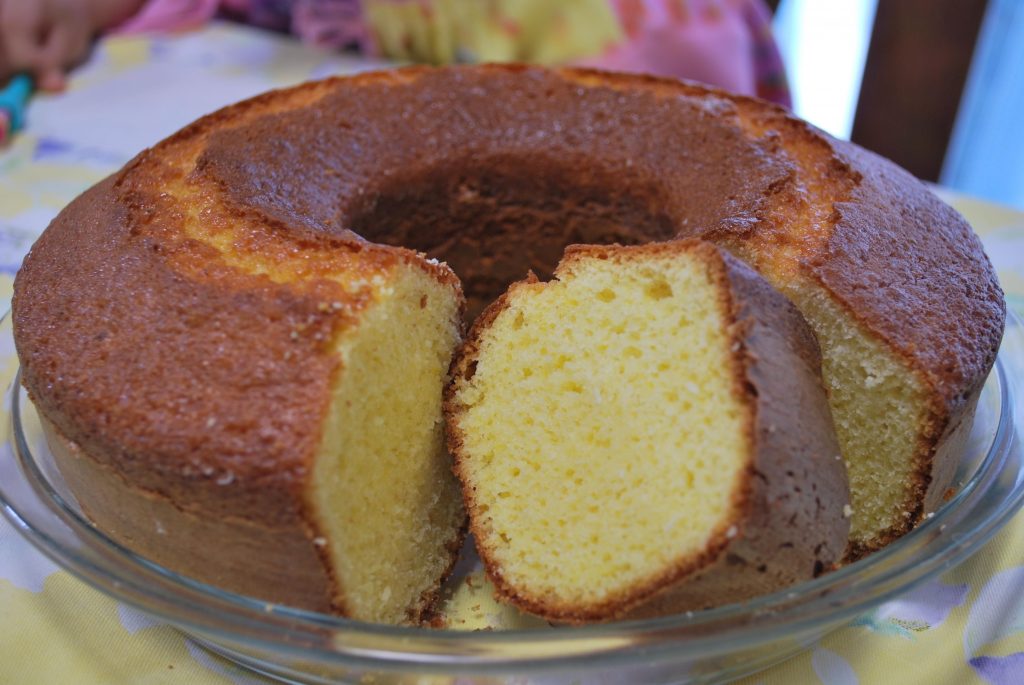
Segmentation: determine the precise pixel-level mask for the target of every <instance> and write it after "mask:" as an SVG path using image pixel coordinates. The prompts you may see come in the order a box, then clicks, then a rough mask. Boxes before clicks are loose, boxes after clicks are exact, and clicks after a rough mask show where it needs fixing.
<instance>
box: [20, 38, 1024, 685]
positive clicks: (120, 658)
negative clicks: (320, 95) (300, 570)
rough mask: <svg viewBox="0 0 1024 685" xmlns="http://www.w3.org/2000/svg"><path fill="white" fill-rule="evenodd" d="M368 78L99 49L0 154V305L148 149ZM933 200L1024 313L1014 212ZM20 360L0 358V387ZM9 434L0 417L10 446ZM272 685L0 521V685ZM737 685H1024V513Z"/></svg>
mask: <svg viewBox="0 0 1024 685" xmlns="http://www.w3.org/2000/svg"><path fill="white" fill-rule="evenodd" d="M373 66H377V65H374V64H370V63H367V62H365V61H361V60H356V59H346V58H344V57H339V56H336V55H328V54H325V53H321V52H317V51H315V50H313V49H310V48H306V47H303V46H301V45H299V44H297V43H294V42H292V41H290V40H288V39H286V38H283V37H279V36H274V35H271V34H267V33H262V32H259V31H256V30H252V29H247V28H243V27H237V26H231V25H226V24H213V25H210V26H208V27H205V28H203V29H201V30H198V31H195V32H191V33H187V34H182V35H178V36H163V37H120V38H114V39H110V40H108V41H106V42H104V43H102V44H101V45H100V46H99V47H98V48H97V50H96V51H95V53H94V54H93V56H92V58H91V60H90V61H89V63H88V64H87V65H86V66H85V67H84V68H83V69H81V70H80V71H78V72H77V73H76V75H75V77H74V79H73V80H72V84H71V89H70V91H69V92H67V93H66V94H63V95H60V96H39V97H37V98H36V99H35V100H34V101H33V104H32V106H31V108H30V110H29V113H28V114H29V128H28V130H27V131H26V132H25V133H23V134H22V135H20V136H19V137H17V138H16V139H15V141H14V144H13V147H12V148H10V149H9V150H7V151H5V152H2V153H0V302H7V301H9V297H10V291H11V282H12V277H13V274H14V273H15V271H16V270H17V268H18V265H19V264H20V262H21V259H22V257H23V256H24V254H25V252H26V251H27V250H28V248H29V247H30V245H31V243H32V242H33V240H35V238H36V237H37V236H38V235H39V233H40V232H41V231H42V230H43V229H44V228H45V226H46V225H47V223H48V222H49V221H50V219H51V218H52V217H53V216H54V215H55V214H56V213H57V212H58V211H59V210H60V209H61V208H62V207H63V206H64V205H65V204H66V203H67V202H68V201H69V200H71V199H72V198H73V197H74V196H75V195H77V194H78V193H79V192H81V191H82V190H84V189H85V188H86V187H88V186H89V185H91V184H92V183H94V182H95V181H98V180H99V179H100V178H102V177H104V176H106V175H107V174H109V173H110V172H112V171H114V170H115V169H117V168H118V167H120V166H121V165H122V164H124V162H125V161H127V160H128V159H129V158H130V157H131V156H133V155H134V154H135V153H136V152H138V151H139V150H141V149H142V148H143V147H145V146H147V145H150V144H152V143H154V142H156V141H158V140H159V139H161V138H162V137H164V136H166V135H167V134H170V133H172V132H173V131H175V130H177V129H178V128H179V127H181V126H182V125H184V124H186V123H188V122H189V121H191V120H193V119H195V118H196V117H197V116H199V115H201V114H204V113H206V112H208V111H211V110H214V109H216V108H218V107H220V106H222V105H224V104H227V103H230V102H233V101H236V100H239V99H241V98H243V97H246V96H249V95H253V94H255V93H258V92H261V91H264V90H267V89H269V88H274V87H281V86H285V85H289V84H293V83H297V82H300V81H302V80H306V79H309V78H316V77H320V76H325V75H329V74H337V73H346V72H353V71H357V70H360V69H365V68H369V67H373ZM940 192H941V193H943V194H944V195H945V196H946V197H947V199H948V200H949V201H951V202H952V203H953V204H954V206H956V207H957V208H958V209H959V210H960V211H961V212H962V213H964V215H965V216H967V218H968V219H969V220H970V221H971V222H972V224H973V225H974V227H975V229H976V230H977V231H978V233H979V234H980V235H981V236H982V239H983V240H984V242H985V245H986V248H987V251H988V253H989V255H990V256H991V257H992V259H993V262H994V263H995V265H996V268H997V270H998V271H999V276H1000V279H1001V282H1002V284H1003V287H1004V288H1005V290H1006V292H1007V300H1008V302H1009V304H1010V306H1011V307H1014V308H1016V309H1017V311H1018V312H1024V214H1021V213H1019V212H1016V211H1013V210H1010V209H1006V208H1001V207H997V206H994V205H991V204H986V203H982V202H978V201H975V200H972V199H970V198H966V197H962V196H958V195H955V194H951V193H949V192H948V191H941V190H940ZM4 309H6V306H4ZM14 364H15V361H14V352H13V350H12V349H0V369H3V373H2V376H0V381H2V382H4V383H7V382H9V378H10V372H11V370H12V369H13V368H14ZM4 411H6V410H4ZM7 424H8V419H7V416H6V415H5V414H4V415H0V425H2V428H0V437H3V438H4V439H6V431H7V430H8V428H7ZM266 682H268V681H266V680H265V679H263V678H262V677H260V676H257V675H254V674H251V673H248V672H246V671H243V670H242V669H240V668H239V667H237V666H234V665H233V664H231V663H229V662H227V661H224V660H222V659H220V658H218V657H215V656H212V655H211V654H209V653H208V652H206V651H204V650H203V649H202V648H201V647H199V646H197V645H196V644H194V643H193V642H191V641H190V640H189V639H188V638H187V637H186V636H184V635H183V634H181V633H179V632H177V631H176V630H174V629H172V628H170V627H169V626H166V625H161V624H160V623H158V622H156V621H154V620H152V619H151V618H149V617H147V616H145V615H143V614H141V613H139V612H138V611H136V610H134V609H132V608H131V607H129V606H126V605H124V604H121V603H119V602H117V601H115V600H113V599H111V598H109V597H107V596H105V595H103V594H101V593H99V592H97V591H96V590H93V589H92V588H90V587H89V586H87V585H85V584H84V583H82V582H81V581H79V580H77V579H75V578H73V577H72V576H71V575H69V574H68V573H67V572H65V571H62V570H61V569H59V568H57V567H56V566H54V565H53V564H52V563H51V562H49V561H48V560H47V559H46V558H45V557H43V556H42V555H41V554H40V553H39V552H37V551H36V550H35V549H34V548H32V547H31V545H29V543H28V542H26V541H25V540H23V539H22V538H21V537H20V535H19V534H18V533H16V532H15V531H14V530H13V529H12V528H11V526H10V525H9V524H8V523H7V522H6V521H5V520H3V519H0V685H7V684H11V685H14V684H18V685H34V684H37V683H38V684H40V685H44V684H45V685H50V684H63V683H69V684H71V683H73V684H76V685H114V684H119V683H150V684H154V685H156V684H159V683H195V684H199V685H207V684H209V685H212V684H218V685H220V684H225V685H226V684H231V683H234V684H235V685H243V684H245V685H251V684H254V683H266ZM743 682H744V683H748V684H750V685H752V684H755V683H757V684H764V685H776V684H782V683H787V684H789V683H826V684H827V685H852V684H853V683H866V684H875V683H897V682H898V683H906V684H918V683H921V684H925V683H928V684H932V683H958V684H959V683H993V684H996V685H1019V684H1020V683H1024V514H1020V515H1018V516H1016V518H1015V519H1013V520H1012V521H1011V523H1010V524H1009V525H1008V526H1007V527H1006V528H1004V529H1003V531H1002V532H1000V533H999V534H998V535H997V536H996V537H995V538H994V539H993V540H992V541H991V542H990V543H988V545H987V546H986V547H985V548H983V550H982V551H981V552H980V553H979V554H977V555H975V556H974V557H973V558H971V559H970V560H969V561H967V562H966V563H964V564H962V565H961V566H960V567H958V568H956V569H953V570H951V571H948V572H947V573H945V574H943V575H942V576H940V577H939V578H937V579H936V580H934V581H932V582H929V583H927V584H926V585H924V586H923V587H920V588H918V589H916V590H915V591H913V592H911V593H909V594H907V595H905V596H903V597H900V598H899V599H898V600H896V601H892V602H889V603H887V604H885V605H883V606H881V607H879V608H878V609H877V610H875V611H873V612H871V613H870V614H868V615H866V616H863V617H861V618H860V619H858V620H856V621H855V622H854V623H853V624H852V625H850V626H849V627H847V628H844V629H842V630H839V631H837V632H835V633H833V634H831V635H829V636H827V637H825V638H824V639H822V640H821V641H820V642H818V643H816V644H814V645H813V646H811V647H810V648H809V649H808V650H807V651H806V652H804V653H803V654H801V655H799V656H797V657H795V658H793V659H791V660H790V661H788V662H786V663H784V664H781V665H779V666H776V667H774V668H772V669H770V670H768V671H765V672H763V673H760V674H758V675H756V676H753V677H750V678H748V679H746V680H744V681H743Z"/></svg>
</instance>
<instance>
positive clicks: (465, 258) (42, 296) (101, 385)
mask: <svg viewBox="0 0 1024 685" xmlns="http://www.w3.org/2000/svg"><path fill="white" fill-rule="evenodd" d="M814 193H818V194H817V195H815V194H814ZM815 208H817V209H820V210H822V212H823V214H822V215H823V217H824V218H822V219H820V220H818V219H815V220H814V221H812V222H811V225H810V226H809V227H808V229H807V231H806V233H805V234H801V235H799V236H793V235H791V234H790V233H788V232H787V231H789V230H790V228H789V227H790V226H791V225H795V223H794V221H792V220H793V219H794V217H803V216H810V214H811V213H813V212H811V209H815ZM815 216H816V215H815ZM801 225H802V224H801ZM353 231H354V232H353ZM694 235H699V236H706V237H709V238H711V239H714V240H716V241H717V242H719V243H722V244H727V245H730V247H731V246H733V245H736V244H738V243H742V244H752V245H753V244H755V243H756V244H758V245H766V246H769V247H770V248H771V249H778V250H783V249H784V248H785V250H790V251H792V253H793V255H794V259H793V266H792V268H794V269H798V270H800V272H801V273H803V274H805V275H809V276H811V277H813V278H815V279H817V280H818V281H819V282H820V283H821V284H822V286H823V287H824V288H825V289H827V290H828V291H829V292H830V293H831V294H832V295H833V296H834V299H835V301H836V302H837V303H838V304H839V305H840V306H841V307H843V308H844V309H845V310H847V311H849V312H850V313H851V314H852V315H853V316H854V317H856V319H857V320H858V321H860V322H861V323H862V324H863V325H864V327H865V328H866V329H867V330H868V331H869V332H871V333H872V334H874V335H876V336H877V337H878V338H879V339H881V340H884V341H886V342H887V343H888V344H889V345H891V346H892V349H894V350H896V351H897V352H898V353H899V354H901V355H903V356H904V357H905V358H906V359H907V362H908V364H909V366H910V367H911V368H913V369H916V370H917V372H918V373H919V374H920V375H921V377H922V378H923V379H925V381H926V383H927V385H928V386H929V387H931V388H932V389H933V390H934V397H935V398H936V399H935V406H934V408H933V411H932V416H931V419H930V420H929V425H928V426H927V427H926V428H927V430H926V431H924V432H923V433H922V444H921V446H920V450H919V459H920V465H919V469H918V477H917V481H918V482H917V490H916V491H915V492H914V493H912V497H913V498H916V499H915V500H914V501H913V502H908V507H911V506H912V508H913V510H912V511H911V512H910V514H911V515H910V516H909V517H908V518H907V519H906V522H905V524H903V525H901V526H900V527H899V528H898V529H894V530H893V531H890V533H891V535H890V537H891V536H893V535H897V534H898V533H900V532H902V530H904V529H906V528H908V527H910V526H912V525H913V523H914V522H915V521H916V520H918V519H919V518H920V516H921V515H922V514H923V513H924V508H923V507H924V506H925V505H920V504H919V502H920V501H925V502H934V501H937V499H936V497H937V496H938V493H940V492H941V491H942V490H944V489H945V488H946V487H947V486H948V481H947V480H946V475H945V474H951V473H952V471H951V468H950V465H951V464H952V463H953V461H952V460H955V458H956V453H955V451H954V450H951V449H949V448H948V447H947V446H946V442H948V441H945V440H946V438H944V437H943V436H950V435H954V434H955V429H956V427H957V426H962V425H965V421H966V422H967V425H969V415H970V413H971V411H972V410H973V402H974V401H976V399H975V398H976V397H977V393H978V391H979V390H980V387H981V384H982V383H983V381H984V378H985V377H986V375H987V372H988V369H989V368H990V367H991V364H992V362H993V359H994V357H995V352H996V349H997V347H998V343H999V340H1000V337H1001V333H1002V326H1003V317H1004V305H1003V302H1002V293H1001V291H1000V290H999V286H998V284H997V282H996V280H995V276H994V274H993V272H992V269H991V266H990V265H989V264H988V261H987V260H986V258H985V256H984V254H983V253H982V251H981V248H980V244H979V242H978V240H977V239H976V237H974V235H973V234H972V233H971V231H970V229H969V227H968V226H967V224H966V223H965V222H964V221H963V220H962V219H961V218H960V217H959V215H957V214H956V213H955V212H953V211H952V210H950V209H949V208H948V207H946V206H945V205H943V204H942V203H940V202H939V201H938V200H936V199H935V198H934V197H933V196H932V195H931V193H930V192H929V191H928V190H927V189H926V188H925V187H924V186H923V185H922V184H920V183H919V182H917V181H916V180H914V179H912V178H910V177H909V176H908V175H907V174H905V172H902V171H900V170H899V169H897V168H896V167H895V166H894V165H892V164H891V163H889V162H887V161H884V160H881V159H879V158H877V157H875V156H873V155H870V154H869V153H866V152H863V151H861V150H859V149H858V148H855V147H854V146H851V145H849V144H844V143H839V142H836V141H834V140H832V139H830V138H828V137H827V136H826V135H824V134H823V133H821V132H819V131H817V130H815V129H813V128H812V127H809V126H808V125H806V124H804V123H803V122H800V121H798V120H796V119H795V118H793V117H791V116H790V115H788V114H787V113H785V112H784V111H783V110H781V109H779V108H777V107H774V106H771V105H768V104H766V103H762V102H760V101H756V100H752V99H750V98H743V97H736V96H732V95H728V94H725V93H723V92H720V91H716V90H713V89H707V88H704V87H701V86H697V85H693V84H686V83H680V82H676V81H670V80H663V79H655V78H651V77H642V76H623V75H612V74H604V73H601V72H594V71H587V70H563V71H548V70H543V69H539V68H526V67H518V66H483V67H473V68H451V69H430V68H408V69H403V70H397V71H389V72H380V73H370V74H362V75H359V76H356V77H352V78H346V79H331V80H327V81H322V82H318V83H312V84H307V85H304V86H300V87H297V88H295V89H291V90H286V91H278V92H272V93H268V94H266V95H264V96H260V97H258V98H254V99H253V100H249V101H246V102H243V103H239V104H238V105H235V106H232V107H229V108H226V109H224V110H222V111H220V112H217V113H214V114H212V115H210V116H208V117H204V118H203V119H201V120H199V121H197V122H196V123H195V124H192V125H191V126H189V127H187V128H185V129H183V130H182V131H181V132H179V133H178V134H176V135H174V136H172V137H171V138H169V139H168V140H166V141H164V142H162V143H160V144H159V145H157V146H156V147H154V148H153V149H151V150H147V151H144V152H143V153H142V154H140V155H139V156H138V157H137V158H136V159H135V160H133V161H132V162H130V163H129V164H128V165H127V166H126V167H125V168H124V169H123V170H122V171H121V172H119V173H118V174H115V175H114V176H113V177H111V178H110V179H107V180H106V181H104V182H102V183H101V184H99V185H97V186H96V187H94V188H93V189H91V190H90V191H88V192H87V193H85V194H84V195H83V196H81V197H80V198H79V199H78V200H76V201H75V202H73V203H72V204H71V205H70V206H69V207H68V208H67V209H66V210H65V211H64V212H62V213H61V215H60V216H59V217H58V218H57V219H56V220H55V221H54V222H53V224H52V225H51V226H50V228H48V229H47V231H46V233H45V234H44V235H43V237H42V238H41V239H40V240H39V242H38V243H37V244H36V246H34V248H33V250H32V252H31V253H30V254H29V256H28V257H27V258H26V260H25V263H24V265H23V268H22V270H21V271H20V272H19V275H18V277H17V279H16V282H15V296H14V301H13V305H12V308H13V322H14V331H15V341H16V344H17V349H18V354H19V358H20V360H21V363H22V367H23V374H24V382H25V385H26V387H27V388H28V390H29V392H30V393H31V395H32V397H33V399H34V401H36V402H37V404H38V406H39V408H40V410H41V411H42V412H43V414H44V415H45V416H46V417H47V418H48V419H49V420H51V421H52V422H53V423H54V424H55V425H56V426H57V428H58V429H59V430H60V432H61V433H62V434H63V435H65V436H67V438H68V439H69V440H71V441H72V442H74V443H76V444H78V445H79V446H81V448H82V449H83V450H84V452H86V453H88V454H89V455H90V456H91V457H92V458H95V459H96V460H97V462H98V463H99V464H100V465H101V466H103V467H106V468H110V469H112V470H113V471H115V472H117V473H120V474H121V476H122V477H123V478H125V479H126V480H127V481H129V482H132V483H135V484H137V486H138V487H140V488H144V489H146V490H147V491H149V492H153V493H156V494H158V495H160V496H163V497H167V498H168V501H170V502H172V503H174V504H175V506H179V507H182V508H185V509H188V508H190V507H192V508H194V509H195V510H196V511H199V512H203V513H204V514H206V515H209V516H226V515H229V512H230V515H231V516H238V517H241V518H243V519H245V520H247V521H252V522H257V523H259V524H260V525H267V526H271V527H274V526H284V527H287V526H292V525H295V524H296V522H300V521H308V519H307V517H306V516H305V514H304V512H303V511H301V509H302V506H301V504H300V502H301V500H300V498H298V497H297V496H296V492H297V488H299V487H300V484H301V482H302V480H303V478H304V477H305V476H306V474H307V473H308V467H309V464H308V459H309V458H310V455H311V454H312V451H313V449H314V448H315V445H316V444H317V441H318V439H319V437H320V433H319V430H320V429H319V425H320V419H321V418H322V416H323V413H324V411H325V410H326V402H327V392H328V388H329V387H330V386H331V380H332V378H333V377H334V375H335V374H336V373H337V372H338V369H337V368H336V362H335V361H334V360H333V358H332V357H331V356H330V355H329V354H328V352H327V341H329V340H330V339H332V338H333V336H334V335H335V334H336V333H337V331H339V330H342V329H343V328H344V327H345V326H346V325H348V323H350V322H351V321H353V320H355V319H356V318H357V317H358V315H359V312H360V311H361V309H362V308H363V307H364V306H365V305H366V303H367V298H368V297H370V295H369V292H368V291H367V290H365V289H362V290H360V289H359V288H346V287H343V286H341V285H339V283H338V282H337V281H336V280H332V279H331V278H330V277H329V275H330V274H332V273H337V272H339V271H349V272H350V273H351V274H353V281H359V280H365V279H368V278H372V277H373V276H374V275H375V274H377V275H380V274H383V273H385V272H386V271H387V270H388V268H389V265H390V264H392V263H394V260H407V261H408V262H409V263H414V264H418V265H420V266H421V268H424V269H427V270H431V271H432V272H433V273H435V275H436V276H437V277H438V278H439V279H442V280H446V281H448V282H450V283H452V284H453V287H456V286H455V285H454V284H455V279H454V276H453V275H452V273H451V271H449V270H447V269H446V268H445V267H443V266H438V265H432V264H429V263H427V262H424V261H422V260H420V259H419V258H418V257H416V256H415V255H414V253H413V252H411V251H408V250H396V249H393V248H390V247H388V248H383V247H381V246H379V245H375V244H374V243H383V244H388V245H403V246H405V247H408V248H412V249H414V250H422V251H423V252H426V253H428V254H429V255H430V256H435V257H439V258H442V259H446V260H447V261H449V262H450V263H451V264H452V266H453V267H454V269H455V271H456V272H457V273H459V275H460V276H461V277H462V280H463V283H464V285H465V287H466V291H467V297H468V300H469V303H470V310H471V312H473V313H475V312H477V311H479V310H480V309H482V307H483V306H484V305H485V304H486V303H488V302H491V301H493V300H494V298H495V297H496V296H497V295H498V294H499V293H500V292H502V291H503V290H504V288H505V287H506V285H507V284H508V283H510V282H512V281H514V280H516V279H519V278H521V277H522V274H523V273H524V272H525V271H526V270H527V269H528V268H532V269H534V270H536V271H537V272H538V273H540V274H542V275H543V276H545V277H546V276H547V275H548V274H550V272H551V271H552V270H553V269H554V266H555V264H556V263H557V261H558V259H559V257H560V256H561V254H562V251H563V248H564V247H565V246H566V245H567V244H570V243H611V242H618V243H623V244H636V243H647V242H651V241H659V240H666V239H671V238H674V237H677V236H694ZM360 236H362V237H360ZM364 238H365V240H364ZM367 241H372V242H367ZM260 260H262V262H261V261H260ZM257 262H260V263H267V264H272V265H275V266H274V267H273V268H272V269H270V272H269V273H268V272H264V271H261V270H260V269H259V268H256V267H254V266H253V265H254V264H256V263H257ZM300 277H301V278H300ZM335 304H337V305H338V306H337V307H335ZM295 360H301V363H296V362H295ZM944 441H945V442H944ZM936 455H937V456H936ZM933 457H935V458H934V459H933ZM921 492H923V493H924V496H923V497H919V495H920V494H921ZM884 541H885V540H881V541H880V542H884Z"/></svg>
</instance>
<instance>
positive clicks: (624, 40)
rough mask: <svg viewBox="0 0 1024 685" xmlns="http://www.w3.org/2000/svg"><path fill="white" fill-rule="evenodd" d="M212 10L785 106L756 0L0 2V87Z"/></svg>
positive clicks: (47, 80)
mask: <svg viewBox="0 0 1024 685" xmlns="http://www.w3.org/2000/svg"><path fill="white" fill-rule="evenodd" d="M214 18H225V19H230V20H234V21H240V22H244V23H247V24H251V25H254V26H258V27H262V28H266V29H271V30H274V31H281V32H288V33H291V34H293V35H295V36H296V37H297V38H299V39H301V40H303V41H305V42H307V43H310V44H313V45H317V46H320V47H324V48H330V49H337V50H351V51H356V52H359V53H362V54H364V55H367V56H373V57H383V58H389V59H394V60H399V61H412V62H425V63H430V64H448V63H454V62H469V63H472V62H510V61H515V62H531V63H539V64H548V65H559V64H572V65H583V66H592V67H598V68H605V69H613V70H618V71H634V72H645V73H651V74H657V75H661V76H672V77H678V78H686V79H692V80H696V81H702V82H704V83H708V84H711V85H715V86H719V87H721V88H725V89H728V90H731V91H735V92H739V93H744V94H747V95H757V96H759V97H762V98H765V99H768V100H772V101H775V102H777V103H780V104H782V105H785V106H789V105H790V97H789V91H788V88H787V85H786V79H785V73H784V70H783V66H782V62H781V59H780V57H779V52H778V50H777V48H776V45H775V42H774V40H773V38H772V34H771V25H770V21H769V20H770V13H769V11H768V9H767V7H766V6H765V4H764V2H763V0H561V1H559V0H0V85H2V84H3V83H4V82H6V81H7V80H8V79H9V78H10V77H11V76H13V75H14V74H17V73H29V74H31V75H32V76H33V77H34V78H35V82H36V85H37V87H38V88H40V89H42V90H47V91H60V90H62V89H63V88H65V86H66V82H67V74H68V71H69V70H70V69H72V68H73V67H75V66H76V65H77V64H79V63H81V62H82V61H84V60H85V59H86V58H87V57H88V54H89V51H90V48H91V46H92V44H93V41H94V40H95V39H96V38H97V37H98V36H101V35H103V34H105V33H138V32H153V31H181V30H185V29H188V28H193V27H195V26H198V25H200V24H202V23H203V22H206V21H209V20H211V19H214Z"/></svg>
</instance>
